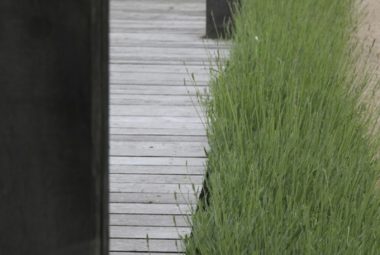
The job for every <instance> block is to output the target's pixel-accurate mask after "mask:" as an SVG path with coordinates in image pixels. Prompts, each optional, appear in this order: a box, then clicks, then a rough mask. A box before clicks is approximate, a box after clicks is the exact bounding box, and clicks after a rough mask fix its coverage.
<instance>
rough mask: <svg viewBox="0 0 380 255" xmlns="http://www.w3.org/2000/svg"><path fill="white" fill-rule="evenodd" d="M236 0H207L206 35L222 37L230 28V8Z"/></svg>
mask: <svg viewBox="0 0 380 255" xmlns="http://www.w3.org/2000/svg"><path fill="white" fill-rule="evenodd" d="M237 1H238V0H207V3H206V37H207V38H214V39H215V38H224V37H226V36H228V34H227V32H230V30H231V28H232V10H233V7H234V4H236V2H237Z"/></svg>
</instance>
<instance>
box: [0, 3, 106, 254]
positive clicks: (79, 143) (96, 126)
mask: <svg viewBox="0 0 380 255" xmlns="http://www.w3.org/2000/svg"><path fill="white" fill-rule="evenodd" d="M107 15H108V3H107V1H106V0H1V1H0V254H4V255H24V254H25V255H26V254H28V255H34V254H35V255H45V254H46V255H55V254H57V255H60V254H65V255H69V254H70V255H77V254H78V255H79V254H80V255H87V254H88V255H90V254H91V255H98V254H104V255H105V254H106V251H107V242H108V241H107V239H108V238H107V232H108V231H107V226H108V221H107V204H108V203H107V195H106V194H107V190H108V188H107V183H108V182H107V151H108V150H107V148H108V138H107V133H108V132H107V121H108V120H107V112H108V109H107V105H108V102H107V100H108V84H107V82H108V81H107V80H108V78H107V77H108V73H107V69H108V61H107V56H108V53H107V51H108V50H107V49H108V45H107V44H108V39H107V38H108V31H107V27H108V25H107V24H108V16H107Z"/></svg>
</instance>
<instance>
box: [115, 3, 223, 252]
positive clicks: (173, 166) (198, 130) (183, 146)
mask: <svg viewBox="0 0 380 255" xmlns="http://www.w3.org/2000/svg"><path fill="white" fill-rule="evenodd" d="M205 9H206V2H205V0H193V1H188V0H139V1H138V0H112V1H111V12H110V15H111V17H110V18H111V20H110V25H111V26H110V30H111V31H110V32H111V33H110V42H111V47H110V73H111V77H110V84H111V85H110V123H109V124H110V130H109V132H110V196H109V199H110V236H111V240H110V255H131V254H134V255H138V254H152V255H154V254H156V255H157V254H160V255H162V254H181V253H182V252H183V251H184V248H183V243H182V240H181V238H182V237H183V236H185V235H189V234H190V231H191V214H192V212H193V211H194V210H195V209H196V203H197V199H198V195H199V192H200V191H201V188H202V184H203V180H204V173H205V163H206V155H205V151H206V150H207V149H208V143H207V136H206V133H207V132H206V129H205V123H206V122H207V120H206V116H205V114H204V112H203V108H202V107H201V105H200V104H201V103H200V102H201V101H200V97H199V96H201V95H205V94H207V93H208V83H209V81H210V79H211V78H212V77H215V76H217V75H218V67H217V66H216V65H215V62H213V59H214V58H215V56H218V55H221V57H223V58H224V57H227V56H228V48H229V43H228V42H217V41H212V40H205V39H202V37H203V36H204V33H205V26H206V24H205V22H206V17H205V11H206V10H205Z"/></svg>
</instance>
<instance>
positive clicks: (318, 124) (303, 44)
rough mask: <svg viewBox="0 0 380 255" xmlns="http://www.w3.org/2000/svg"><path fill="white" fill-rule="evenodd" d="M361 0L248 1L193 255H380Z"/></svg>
mask: <svg viewBox="0 0 380 255" xmlns="http://www.w3.org/2000/svg"><path fill="white" fill-rule="evenodd" d="M356 7H357V6H355V1H353V0H318V1H315V0H286V1H285V0H245V1H242V6H241V12H240V13H239V14H238V15H237V16H236V30H235V34H234V39H233V48H232V50H231V54H230V58H229V62H228V67H227V69H226V70H225V71H224V72H222V73H221V74H220V75H218V77H217V78H216V79H215V80H214V81H213V82H212V83H211V92H210V93H211V96H210V99H209V100H208V101H207V107H206V108H207V114H208V117H209V123H208V124H209V125H208V126H209V130H208V132H209V143H210V148H211V149H210V152H209V155H208V157H209V159H208V164H207V168H208V173H209V177H208V181H207V188H208V192H209V193H208V197H207V199H204V200H202V201H201V202H200V203H201V204H200V206H199V210H198V211H197V212H196V213H195V214H194V216H193V219H192V221H193V234H192V236H191V237H190V238H188V239H187V240H186V253H187V254H189V255H190V254H191V255H192V254H194V255H213V254H215V255H224V254H225V255H243V254H249V255H251V254H268V255H275V254H279V255H280V254H281V255H282V254H295V255H298V254H324V255H325V254H331V255H337V254H342V255H349V254H352V255H358V254H365V255H367V254H380V200H379V198H378V195H377V194H376V189H375V182H376V180H377V179H378V175H379V162H378V160H377V159H376V154H377V152H378V146H377V141H378V137H377V135H376V134H373V133H370V132H369V131H368V129H369V127H370V125H371V123H370V120H371V118H370V117H368V114H367V113H368V112H367V109H366V108H365V107H363V106H362V105H361V104H360V102H359V99H360V96H361V94H362V93H363V91H364V90H365V89H366V86H367V83H368V82H367V81H366V79H365V75H363V74H361V73H358V71H357V68H355V67H356V66H357V59H356V57H357V54H356V51H355V47H354V46H353V44H354V43H353V42H352V35H353V34H354V33H355V30H354V29H353V28H354V27H355V25H356V24H357V18H356V17H357V16H358V15H357V13H355V12H354V11H353V10H354V9H355V8H356Z"/></svg>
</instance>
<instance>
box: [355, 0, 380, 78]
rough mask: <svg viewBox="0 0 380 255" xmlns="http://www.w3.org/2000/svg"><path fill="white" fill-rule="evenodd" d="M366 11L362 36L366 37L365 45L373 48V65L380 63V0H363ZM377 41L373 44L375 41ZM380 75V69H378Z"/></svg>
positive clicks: (361, 29)
mask: <svg viewBox="0 0 380 255" xmlns="http://www.w3.org/2000/svg"><path fill="white" fill-rule="evenodd" d="M362 4H363V7H364V12H365V13H366V16H365V17H364V20H363V23H362V25H361V27H360V36H361V38H363V39H364V41H365V45H366V46H367V47H371V46H372V45H373V50H372V53H371V55H370V63H371V65H376V66H379V65H380V0H362ZM374 41H375V43H374V44H373V42H374ZM377 74H378V75H379V74H380V73H379V70H377Z"/></svg>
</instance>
